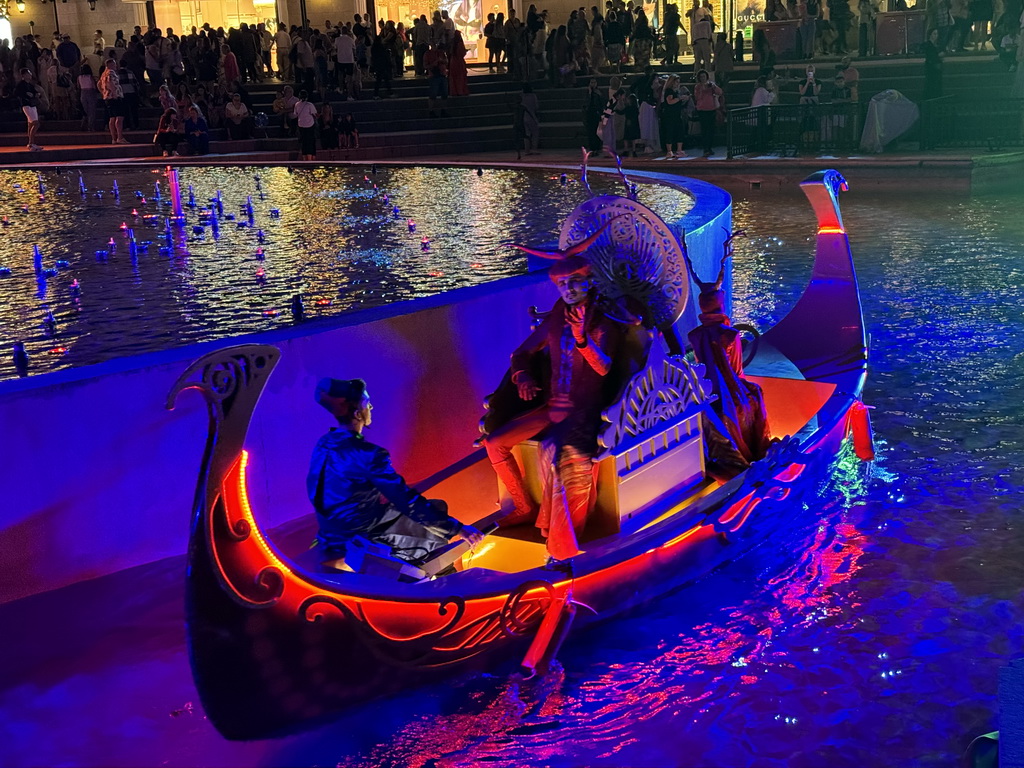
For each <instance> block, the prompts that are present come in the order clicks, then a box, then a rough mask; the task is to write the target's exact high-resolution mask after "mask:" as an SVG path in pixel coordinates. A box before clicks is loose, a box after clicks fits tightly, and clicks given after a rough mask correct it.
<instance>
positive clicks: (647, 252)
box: [558, 195, 690, 329]
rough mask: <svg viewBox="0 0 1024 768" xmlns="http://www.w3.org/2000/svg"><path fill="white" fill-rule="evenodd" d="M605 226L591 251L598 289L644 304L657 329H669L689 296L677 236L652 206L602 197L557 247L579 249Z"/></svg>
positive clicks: (581, 208) (565, 230)
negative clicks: (575, 246)
mask: <svg viewBox="0 0 1024 768" xmlns="http://www.w3.org/2000/svg"><path fill="white" fill-rule="evenodd" d="M609 222H610V224H609ZM606 224H608V226H607V227H606V228H605V230H604V231H603V232H601V234H600V236H599V237H598V238H597V240H596V241H595V242H594V244H593V245H592V246H591V247H590V248H589V249H588V250H587V258H588V259H589V260H590V263H591V266H592V267H593V274H594V280H595V282H596V283H597V285H598V288H599V290H600V291H601V293H602V294H604V295H605V296H607V297H608V298H610V299H620V298H623V297H628V298H631V299H633V300H635V301H637V302H639V303H640V304H641V305H642V306H643V307H645V308H646V311H647V313H648V316H649V320H650V322H651V323H652V324H653V325H654V326H656V327H658V328H661V329H664V328H668V327H669V326H671V325H672V324H673V323H675V321H676V320H678V319H679V317H680V316H681V315H682V313H683V309H684V308H685V307H686V301H687V299H688V297H689V292H690V279H689V275H688V274H687V271H686V262H685V261H684V259H683V252H682V249H681V248H680V246H679V241H678V240H677V239H676V236H675V234H674V233H673V232H672V230H671V229H670V228H669V226H668V225H667V224H666V223H665V222H664V221H662V219H661V218H660V217H659V216H658V215H657V214H656V213H654V211H652V210H651V209H650V208H647V207H646V206H644V205H642V204H640V203H638V202H636V201H635V200H630V199H629V198H625V197H619V196H617V195H602V196H601V197H595V198H592V199H591V200H587V201H586V202H584V203H582V204H580V205H578V206H577V207H576V209H575V210H574V211H573V212H572V213H571V214H570V215H569V217H568V218H567V219H566V220H565V222H564V224H563V225H562V232H561V235H560V237H559V240H558V246H559V248H560V249H562V250H564V249H566V248H569V247H571V246H573V245H576V244H577V243H580V242H582V241H583V240H585V239H587V238H588V237H590V236H591V235H593V234H594V233H595V232H597V231H598V230H600V229H601V227H603V226H605V225H606Z"/></svg>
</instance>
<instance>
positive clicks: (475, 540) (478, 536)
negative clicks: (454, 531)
mask: <svg viewBox="0 0 1024 768" xmlns="http://www.w3.org/2000/svg"><path fill="white" fill-rule="evenodd" d="M459 538H461V539H463V540H464V541H465V542H466V543H467V544H469V546H470V547H475V546H476V545H477V544H479V543H480V542H481V541H483V540H484V534H483V533H481V532H480V531H478V530H477V529H476V528H474V527H473V526H472V525H463V526H462V529H461V530H460V531H459Z"/></svg>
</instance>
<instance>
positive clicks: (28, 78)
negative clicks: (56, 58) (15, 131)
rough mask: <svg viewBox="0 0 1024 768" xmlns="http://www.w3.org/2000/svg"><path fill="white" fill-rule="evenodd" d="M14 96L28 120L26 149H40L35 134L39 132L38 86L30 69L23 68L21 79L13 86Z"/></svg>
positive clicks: (35, 150)
mask: <svg viewBox="0 0 1024 768" xmlns="http://www.w3.org/2000/svg"><path fill="white" fill-rule="evenodd" d="M14 96H15V98H16V99H17V100H18V103H19V104H21V111H22V113H23V114H24V115H25V120H26V121H27V122H28V145H27V149H29V150H31V151H32V152H38V151H39V150H41V149H42V147H41V146H39V145H38V144H36V134H37V133H38V132H39V86H38V85H36V84H35V83H34V82H32V70H31V69H28V68H27V67H26V68H23V69H22V70H21V80H19V81H18V84H17V85H16V86H14Z"/></svg>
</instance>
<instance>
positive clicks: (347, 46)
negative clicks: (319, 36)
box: [334, 27, 356, 99]
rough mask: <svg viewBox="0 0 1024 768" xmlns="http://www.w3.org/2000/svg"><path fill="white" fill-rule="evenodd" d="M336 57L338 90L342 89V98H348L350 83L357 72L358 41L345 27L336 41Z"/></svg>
mask: <svg viewBox="0 0 1024 768" xmlns="http://www.w3.org/2000/svg"><path fill="white" fill-rule="evenodd" d="M334 55H335V61H337V62H338V66H337V67H336V68H335V73H336V75H337V78H338V88H340V89H341V94H342V96H341V97H342V98H343V99H345V98H348V81H349V79H350V78H351V77H352V73H353V72H354V71H355V64H356V39H355V38H354V37H353V36H352V33H351V32H350V31H349V29H348V27H345V28H344V29H343V30H342V32H341V35H339V36H338V39H337V40H335V41H334Z"/></svg>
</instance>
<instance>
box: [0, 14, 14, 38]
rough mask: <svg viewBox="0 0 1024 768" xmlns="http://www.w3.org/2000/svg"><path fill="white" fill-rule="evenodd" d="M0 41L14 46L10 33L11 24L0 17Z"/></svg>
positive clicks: (12, 35)
mask: <svg viewBox="0 0 1024 768" xmlns="http://www.w3.org/2000/svg"><path fill="white" fill-rule="evenodd" d="M0 40H6V41H7V43H8V44H9V45H14V34H13V33H12V32H11V22H9V21H8V20H7V19H5V18H3V17H0Z"/></svg>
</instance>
